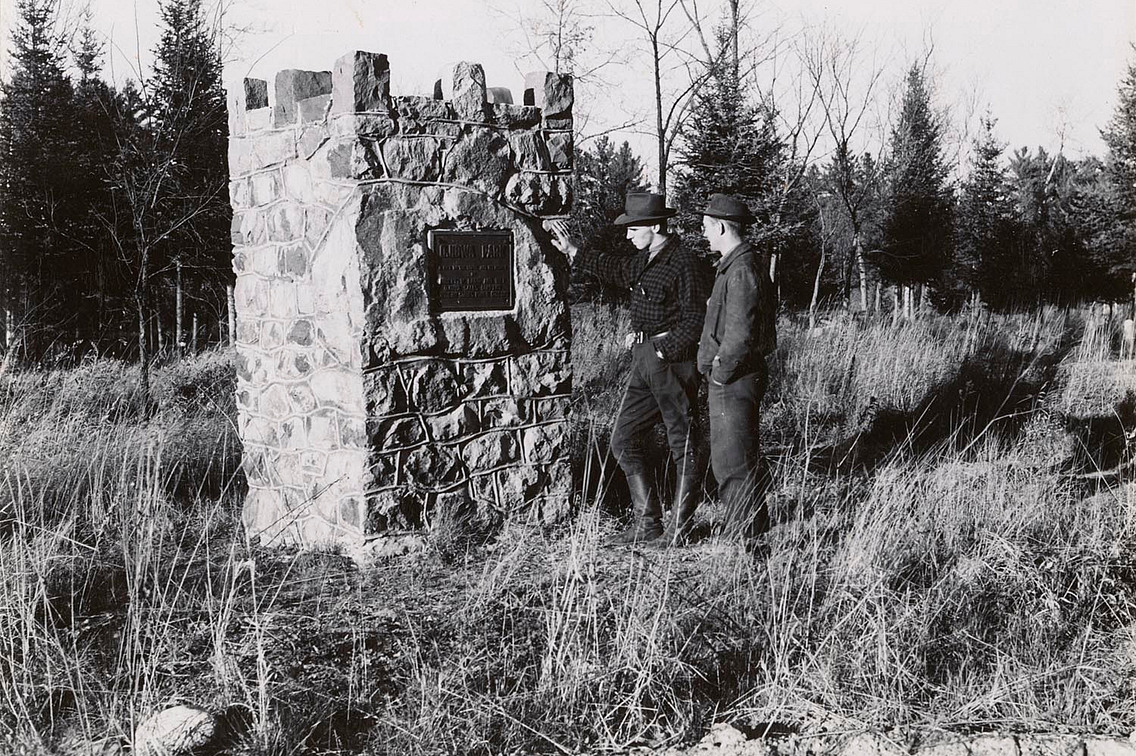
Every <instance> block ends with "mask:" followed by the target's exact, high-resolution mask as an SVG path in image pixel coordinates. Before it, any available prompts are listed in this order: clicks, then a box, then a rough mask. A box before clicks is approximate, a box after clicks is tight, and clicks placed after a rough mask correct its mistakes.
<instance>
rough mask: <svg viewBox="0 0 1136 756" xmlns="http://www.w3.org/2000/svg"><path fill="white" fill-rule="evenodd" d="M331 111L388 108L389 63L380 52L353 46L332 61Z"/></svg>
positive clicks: (367, 111)
mask: <svg viewBox="0 0 1136 756" xmlns="http://www.w3.org/2000/svg"><path fill="white" fill-rule="evenodd" d="M331 99H332V102H331V112H332V113H371V112H381V113H387V112H389V111H390V65H389V63H388V62H387V56H386V55H383V54H382V53H372V52H364V51H363V50H353V51H351V52H349V53H347V54H346V55H344V56H342V57H340V58H339V59H338V60H337V61H335V70H334V72H333V73H332V98H331Z"/></svg>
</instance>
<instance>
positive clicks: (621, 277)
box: [549, 192, 710, 544]
mask: <svg viewBox="0 0 1136 756" xmlns="http://www.w3.org/2000/svg"><path fill="white" fill-rule="evenodd" d="M675 212H676V211H675V210H674V209H673V208H669V207H667V206H666V201H665V199H664V198H663V196H662V195H660V194H653V193H649V192H635V193H631V194H628V195H627V199H626V203H625V211H624V213H623V214H622V215H620V216H619V217H618V218H616V219H615V225H617V226H626V227H627V239H628V241H630V242H631V244H632V245H633V246H634V247H635V249H636V250H637V252H636V253H635V254H634V255H619V254H612V253H610V252H609V253H598V254H588V253H584V254H583V255H581V258H582V259H581V260H580V263H579V264H581V265H583V266H586V267H587V268H588V269H590V270H591V271H592V272H593V273H595V274H596V275H597V276H598V277H599V278H600V280H603V281H607V282H609V283H611V284H613V285H616V286H621V287H626V288H628V289H630V291H631V328H632V333H630V334H628V335H627V338H626V343H627V346H628V347H629V348H630V349H631V355H632V359H631V374H630V377H629V378H628V382H627V387H626V389H625V390H624V394H623V401H622V403H621V404H620V407H619V413H618V414H617V415H616V418H615V425H614V428H613V430H612V436H611V449H612V453H613V454H614V455H615V458H616V461H617V462H618V463H619V466H620V467H621V468H622V469H623V472H624V475H626V477H627V486H628V488H629V489H630V491H631V500H632V505H633V507H634V519H633V521H632V523H631V525H630V526H629V527H628V528H627V529H626V530H624V531H623V532H621V533H620V534H618V535H617V536H615V537H614V538H613V539H612V540H611V541H610V543H612V544H634V543H643V542H646V541H653V540H656V539H658V538H660V537H661V536H662V535H663V532H664V529H663V513H662V505H661V504H660V502H659V499H658V497H657V496H656V494H655V491H654V487H653V486H652V484H651V481H652V478H653V476H652V475H651V474H649V471H648V469H647V460H646V455H645V454H644V442H645V441H646V440H647V437H648V436H649V435H650V434H651V432H652V430H653V429H654V426H655V424H656V423H657V422H659V421H660V420H662V422H663V425H664V427H665V428H666V433H667V445H668V446H669V447H670V453H671V458H672V459H673V460H674V464H675V469H676V472H677V475H676V479H675V492H674V505H673V508H672V512H671V517H670V526H669V527H668V528H667V533H668V536H670V537H673V536H674V534H675V533H676V532H677V531H676V529H675V527H674V525H675V524H676V523H685V522H688V521H689V518H690V514H691V513H692V512H693V511H694V507H695V506H696V503H697V502H696V496H697V490H698V487H699V465H698V461H697V458H696V457H697V454H696V452H697V450H698V448H699V444H698V443H697V439H695V438H694V432H695V428H696V424H695V422H694V414H695V412H696V406H697V404H696V403H697V396H698V385H699V381H700V378H699V375H698V370H697V367H696V365H695V356H696V354H697V351H698V338H699V335H700V334H701V332H702V320H703V318H704V316H705V312H706V298H707V295H708V294H709V289H710V287H709V281H708V280H707V276H705V275H704V274H703V271H702V267H701V264H700V262H699V260H698V258H697V257H696V256H695V255H694V254H693V253H692V252H690V251H689V250H687V249H684V248H683V246H682V243H681V241H680V240H679V238H678V236H677V235H672V234H670V233H668V230H667V219H668V218H670V217H671V216H673V215H674V214H675ZM549 231H550V232H551V233H552V241H553V244H554V245H555V246H556V247H557V249H559V250H561V251H562V252H564V253H565V254H566V255H567V256H568V258H569V260H570V261H573V262H575V258H576V255H577V252H578V251H579V249H578V247H577V246H576V244H575V243H574V242H573V241H572V240H571V239H570V237H569V235H568V227H567V225H566V224H565V223H564V222H563V221H558V222H555V223H552V224H551V225H550V226H549Z"/></svg>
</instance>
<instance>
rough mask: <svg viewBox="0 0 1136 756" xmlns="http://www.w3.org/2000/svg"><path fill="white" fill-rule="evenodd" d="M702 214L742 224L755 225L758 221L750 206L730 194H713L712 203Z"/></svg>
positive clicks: (707, 205) (708, 204)
mask: <svg viewBox="0 0 1136 756" xmlns="http://www.w3.org/2000/svg"><path fill="white" fill-rule="evenodd" d="M702 214H703V215H709V216H710V217H711V218H721V219H722V220H731V221H736V222H738V223H742V224H749V223H754V222H755V221H756V220H757V218H756V217H754V214H753V213H752V212H750V209H749V205H747V204H746V203H744V202H742V201H741V200H740V199H738V198H737V197H731V196H730V195H728V194H711V195H710V202H708V203H707V204H706V208H705V209H704V210H703V211H702Z"/></svg>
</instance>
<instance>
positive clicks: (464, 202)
mask: <svg viewBox="0 0 1136 756" xmlns="http://www.w3.org/2000/svg"><path fill="white" fill-rule="evenodd" d="M389 82H390V71H389V68H388V62H387V58H386V56H385V55H380V54H375V53H368V52H350V53H348V54H347V55H345V56H343V57H341V58H340V59H339V60H338V61H336V63H335V68H334V70H333V71H330V72H327V71H322V72H321V71H297V70H287V71H280V72H279V73H277V74H276V80H275V86H274V93H275V94H274V97H273V99H272V101H271V102H270V101H269V97H268V85H267V82H265V81H262V80H256V79H245V80H244V85H243V88H242V91H240V92H237V93H236V94H235V95H233V96H231V97H230V104H229V112H230V123H229V132H230V140H229V170H230V178H231V183H230V185H229V191H230V197H231V200H232V206H233V234H232V237H233V246H234V251H233V269H234V271H235V272H236V277H237V282H236V288H235V307H236V321H237V325H236V344H237V346H236V365H237V404H238V411H239V429H240V436H241V440H242V442H243V445H244V470H245V473H246V476H247V478H248V486H249V490H248V497H247V500H246V502H245V505H244V523H245V526H246V528H247V529H248V530H249V532H250V533H252V534H254V535H259V536H260V537H261V539H262V542H272V543H279V542H298V543H300V544H303V545H307V546H311V545H320V544H330V543H339V544H347V545H358V544H361V543H363V542H364V541H366V540H367V539H368V538H369V537H372V536H377V535H380V534H383V533H387V532H392V531H402V530H405V529H417V528H423V527H429V526H430V524H431V523H433V522H437V521H439V520H440V519H443V518H451V519H456V520H460V521H463V522H468V521H472V522H483V523H494V522H499V521H501V520H504V519H507V518H514V517H525V518H539V519H542V520H545V521H549V520H555V519H557V518H559V517H561V516H562V515H563V514H564V512H565V511H566V508H567V507H568V503H569V494H570V489H571V474H570V472H569V467H568V464H567V460H566V444H565V424H566V415H567V412H568V405H569V401H570V399H569V394H570V389H571V371H570V363H569V342H570V324H569V315H568V307H567V283H568V270H567V262H566V261H565V260H564V259H563V257H562V256H561V255H560V253H559V252H557V251H556V250H555V248H554V247H552V245H551V241H550V239H549V236H548V234H547V233H546V232H545V231H544V229H543V227H542V223H543V222H544V221H546V220H549V219H553V218H558V217H564V216H565V215H566V213H567V212H568V210H569V207H570V205H571V202H572V188H571V187H572V183H571V179H572V82H571V79H570V78H569V77H566V76H560V75H556V74H551V73H538V74H530V75H529V76H528V77H526V80H525V86H524V95H523V100H522V103H523V104H519V105H514V104H512V103H511V102H510V100H511V99H512V98H511V93H509V92H507V91H505V92H504V93H503V94H502V90H501V89H500V88H494V89H493V90H492V92H491V96H490V97H489V98H488V99H487V94H486V86H485V75H484V72H483V70H482V67H481V66H480V65H477V64H473V63H459V64H458V65H457V66H456V67H455V69H454V72H453V95H452V97H451V99H449V100H444V99H442V94H441V86H440V83H439V84H438V85H436V86H435V92H434V96H433V97H429V96H391V94H390V84H389Z"/></svg>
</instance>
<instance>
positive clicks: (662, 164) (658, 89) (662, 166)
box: [651, 33, 667, 197]
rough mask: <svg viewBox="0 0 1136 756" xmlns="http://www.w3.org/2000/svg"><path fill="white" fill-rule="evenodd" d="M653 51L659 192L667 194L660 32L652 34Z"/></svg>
mask: <svg viewBox="0 0 1136 756" xmlns="http://www.w3.org/2000/svg"><path fill="white" fill-rule="evenodd" d="M651 52H652V53H653V54H654V58H655V134H656V136H657V137H658V141H659V194H661V195H663V196H664V197H665V196H666V195H667V135H666V133H665V131H664V130H663V81H662V71H661V70H660V66H661V64H662V61H660V60H659V37H658V34H657V33H656V34H654V35H652V36H651Z"/></svg>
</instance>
